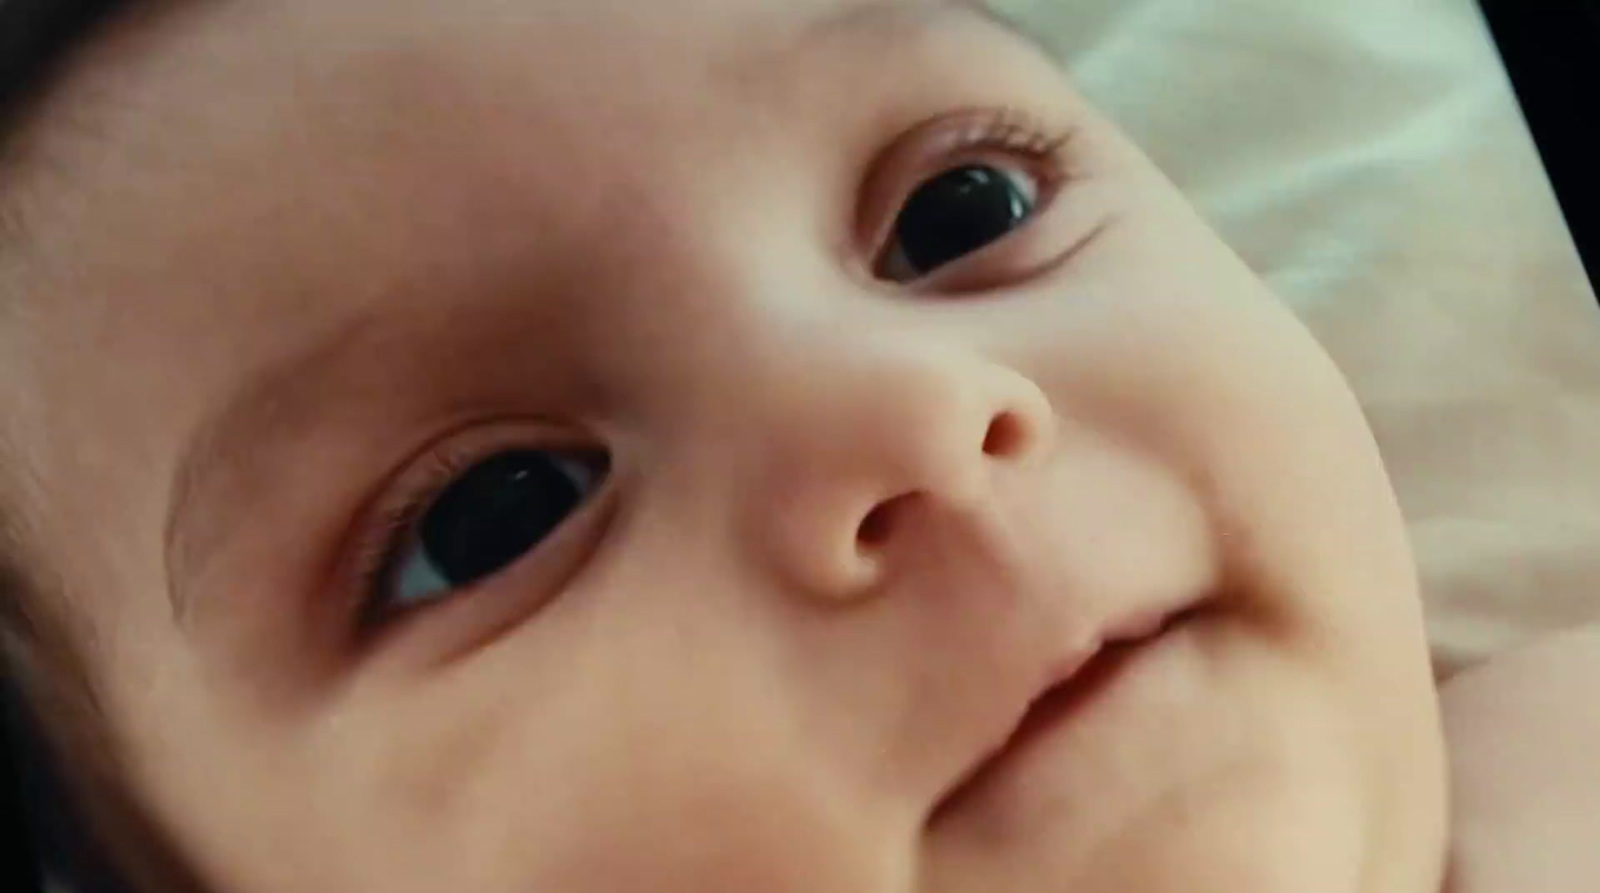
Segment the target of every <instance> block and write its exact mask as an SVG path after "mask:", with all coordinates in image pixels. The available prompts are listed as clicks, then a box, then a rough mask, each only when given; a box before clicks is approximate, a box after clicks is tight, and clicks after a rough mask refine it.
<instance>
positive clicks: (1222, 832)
mask: <svg viewBox="0 0 1600 893" xmlns="http://www.w3.org/2000/svg"><path fill="white" fill-rule="evenodd" d="M1235 624H1237V622H1230V621H1228V620H1221V621H1217V622H1216V625H1214V626H1211V627H1205V628H1200V627H1197V628H1195V629H1192V630H1189V631H1187V633H1186V635H1187V637H1188V638H1187V640H1186V641H1181V642H1178V643H1176V644H1175V645H1173V646H1171V647H1169V648H1168V649H1167V653H1166V654H1163V655H1160V656H1156V657H1153V658H1152V659H1151V660H1149V661H1148V662H1146V664H1145V665H1144V666H1141V667H1138V668H1137V669H1136V670H1135V671H1134V672H1132V673H1130V674H1128V675H1129V678H1126V679H1123V680H1120V681H1119V682H1118V683H1116V685H1115V687H1114V688H1113V689H1112V690H1111V691H1109V692H1108V693H1106V694H1105V696H1104V697H1103V699H1102V701H1101V702H1100V703H1099V704H1097V705H1095V707H1094V709H1093V710H1091V711H1089V712H1088V713H1087V714H1086V715H1083V716H1080V717H1074V718H1070V719H1069V720H1068V722H1067V723H1065V724H1064V725H1063V726H1062V728H1060V729H1057V730H1055V731H1053V732H1051V733H1049V735H1048V740H1045V741H1043V742H1042V743H1041V744H1039V746H1038V748H1037V750H1038V752H1037V753H1035V754H1031V755H1030V756H1031V757H1032V759H1031V761H1030V762H1029V763H1028V764H1027V765H1024V766H1022V767H1021V768H1020V769H1019V770H1018V771H1016V772H1014V773H1012V774H1011V776H1010V777H1008V778H1006V779H1004V783H996V784H994V785H993V786H991V788H990V789H989V790H986V791H983V792H980V793H979V794H977V795H974V796H972V797H970V798H969V799H967V800H965V801H964V802H963V803H961V804H960V805H959V807H958V808H956V809H953V810H952V811H951V812H950V813H948V814H946V815H942V816H940V817H939V819H938V822H937V824H936V825H935V826H933V827H932V828H931V829H930V836H929V838H928V840H927V845H928V849H927V850H926V853H925V859H926V861H925V863H924V864H925V873H924V875H923V878H924V883H923V886H922V887H921V888H920V889H922V890H927V891H937V893H1041V891H1054V890H1071V891H1074V893H1128V891H1138V893H1437V881H1436V880H1435V879H1432V877H1431V866H1433V865H1436V864H1437V862H1438V852H1439V850H1440V849H1441V848H1442V842H1441V841H1440V840H1439V839H1438V837H1437V835H1434V834H1433V833H1432V832H1433V831H1434V828H1433V826H1432V824H1431V819H1430V818H1429V817H1431V816H1432V815H1434V814H1435V813H1436V812H1438V810H1439V809H1442V806H1441V805H1440V804H1436V803H1432V802H1422V800H1424V799H1426V800H1429V801H1431V800H1432V799H1436V798H1435V790H1434V787H1433V786H1432V785H1429V784H1426V783H1420V782H1419V783H1418V784H1417V785H1416V788H1415V791H1414V793H1412V794H1409V795H1407V794H1404V793H1403V792H1402V796H1412V797H1415V798H1417V800H1416V802H1412V803H1409V804H1407V805H1406V806H1404V807H1403V808H1400V809H1395V808H1394V806H1393V797H1394V795H1395V793H1396V792H1395V791H1394V790H1387V791H1386V790H1381V789H1380V786H1381V784H1382V782H1381V781H1379V780H1380V779H1385V778H1393V777H1395V776H1396V775H1397V774H1398V775H1405V774H1406V771H1405V770H1406V769H1407V768H1408V767H1409V768H1411V769H1413V770H1414V774H1415V776H1416V777H1419V778H1422V779H1426V778H1427V775H1426V773H1425V771H1424V770H1430V769H1432V768H1434V767H1432V766H1423V765H1421V762H1422V761H1423V760H1424V759H1426V758H1428V755H1430V754H1431V750H1430V748H1428V747H1425V746H1422V744H1423V743H1422V742H1420V741H1412V740H1407V739H1405V736H1396V737H1395V738H1393V739H1391V741H1392V743H1393V745H1394V746H1392V747H1379V748H1376V749H1375V748H1374V746H1373V742H1372V740H1371V739H1370V737H1368V736H1369V735H1370V732H1371V730H1370V729H1369V728H1367V725H1368V723H1367V722H1366V721H1365V720H1367V719H1368V717H1365V716H1364V715H1362V714H1360V713H1359V712H1357V711H1358V710H1359V707H1358V708H1356V710H1352V709H1351V704H1352V698H1351V697H1350V695H1349V691H1348V689H1346V688H1344V687H1342V686H1340V685H1339V684H1338V683H1337V682H1334V681H1330V680H1328V678H1327V674H1326V673H1324V672H1321V671H1319V670H1318V669H1317V668H1316V667H1314V666H1311V665H1309V664H1305V663H1299V662H1296V661H1295V660H1294V659H1293V658H1292V657H1289V656H1286V655H1284V654H1282V653H1281V652H1280V651H1279V650H1278V649H1277V648H1275V647H1274V646H1272V645H1271V643H1269V642H1267V641H1265V640H1260V641H1253V640H1252V639H1251V638H1250V636H1251V633H1249V632H1248V631H1244V630H1242V629H1240V628H1238V626H1235ZM1239 625H1242V624H1239ZM1230 627H1233V628H1230ZM1419 712H1425V711H1419ZM1074 723H1076V724H1075V725H1074ZM1397 770H1398V771H1397ZM1404 816H1413V817H1423V820H1422V823H1421V824H1418V825H1416V826H1415V827H1404V826H1405V825H1406V824H1407V822H1408V821H1411V820H1408V819H1406V818H1404ZM1396 822H1400V823H1401V824H1400V825H1397V824H1396ZM1402 827H1404V830H1403V831H1402V830H1399V829H1400V828H1402Z"/></svg>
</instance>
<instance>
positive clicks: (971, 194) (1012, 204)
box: [877, 164, 1041, 283]
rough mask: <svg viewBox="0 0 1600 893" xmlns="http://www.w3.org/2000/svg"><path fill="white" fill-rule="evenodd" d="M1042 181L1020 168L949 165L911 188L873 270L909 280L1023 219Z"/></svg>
mask: <svg viewBox="0 0 1600 893" xmlns="http://www.w3.org/2000/svg"><path fill="white" fill-rule="evenodd" d="M1040 192H1041V189H1040V184H1039V181H1038V179H1037V178H1036V177H1034V176H1032V175H1030V174H1027V173H1025V172H1023V171H1020V170H1015V169H1012V168H1009V167H1002V166H998V165H994V164H969V165H965V166H962V167H957V168H953V169H951V170H947V171H945V172H943V173H941V174H939V175H938V176H936V177H933V178H932V179H930V180H927V181H925V182H924V183H922V185H920V186H918V187H917V189H916V190H915V191H914V192H912V193H911V197H910V198H908V199H907V200H906V203H905V205H904V206H903V207H902V208H901V209H900V214H899V216H897V217H896V218H895V222H894V227H893V229H892V230H891V232H890V236H889V241H888V244H887V245H886V246H885V247H884V250H883V254H882V259H881V260H880V261H879V262H878V269H877V274H878V275H879V276H881V277H883V278H884V279H888V280H890V281H892V282H901V283H904V282H912V281H915V280H917V279H921V278H922V277H924V276H927V275H928V274H930V273H932V272H934V271H935V270H937V269H939V268H940V267H942V266H944V265H946V264H949V263H951V262H953V261H957V260H960V259H961V258H963V257H965V256H966V255H968V254H971V253H972V252H974V251H977V250H979V249H980V248H983V247H985V246H987V245H989V244H991V243H993V242H996V241H999V240H1000V239H1001V238H1003V237H1004V236H1006V235H1007V234H1009V233H1010V232H1012V231H1013V230H1015V229H1017V228H1019V227H1021V226H1022V225H1024V224H1026V223H1027V222H1028V221H1029V220H1030V219H1031V218H1032V217H1033V215H1034V213H1035V211H1036V210H1037V209H1038V205H1039V196H1040Z"/></svg>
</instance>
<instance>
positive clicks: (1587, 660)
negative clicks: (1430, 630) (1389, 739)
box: [1441, 624, 1600, 893]
mask: <svg viewBox="0 0 1600 893" xmlns="http://www.w3.org/2000/svg"><path fill="white" fill-rule="evenodd" d="M1441 695H1442V698H1443V704H1444V717H1445V735H1446V742H1447V744H1448V747H1449V751H1450V761H1451V779H1452V798H1453V803H1452V816H1451V819H1452V828H1453V832H1452V836H1453V847H1452V849H1453V856H1452V861H1453V866H1452V874H1453V887H1452V889H1451V890H1450V891H1449V893H1512V891H1520V890H1541V891H1549V893H1561V891H1572V893H1579V891H1584V890H1592V889H1594V883H1595V879H1596V878H1600V846H1596V842H1597V838H1596V836H1595V834H1596V826H1595V824H1594V817H1595V816H1600V759H1597V756H1596V755H1597V754H1600V624H1597V625H1594V626H1589V627H1584V628H1580V629H1576V630H1573V631H1571V632H1567V633H1563V634H1560V635H1557V636H1552V637H1550V638H1547V639H1544V640H1541V641H1538V642H1535V643H1534V644H1533V645H1531V646H1529V647H1527V648H1524V649H1522V650H1520V651H1516V652H1512V653H1510V654H1507V655H1504V656H1502V657H1499V658H1495V659H1494V660H1491V661H1490V662H1489V663H1487V664H1485V665H1483V666H1481V667H1479V668H1477V669H1474V670H1470V671H1468V672H1465V673H1463V674H1461V675H1460V676H1457V677H1456V678H1454V679H1452V680H1451V681H1450V682H1449V683H1448V684H1447V685H1446V686H1445V687H1444V689H1443V691H1442V692H1441Z"/></svg>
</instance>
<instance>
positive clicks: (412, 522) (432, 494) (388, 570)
mask: <svg viewBox="0 0 1600 893" xmlns="http://www.w3.org/2000/svg"><path fill="white" fill-rule="evenodd" d="M485 455H488V454H487V453H485V452H484V451H482V450H467V449H461V448H448V447H447V448H445V449H441V450H433V451H431V452H429V453H428V454H427V457H426V458H425V459H424V460H423V464H422V465H421V466H420V468H419V467H417V466H414V467H413V468H412V469H411V470H408V471H407V472H406V473H405V475H406V477H407V478H414V477H417V476H418V475H420V476H421V481H420V483H417V484H413V485H411V486H408V487H406V488H404V489H402V490H400V491H398V492H399V493H400V494H401V495H400V496H399V497H397V498H393V499H386V500H385V501H383V502H380V503H379V504H378V506H377V508H376V509H375V511H374V513H373V520H372V521H371V522H370V523H368V524H367V525H365V531H364V533H363V534H362V535H361V539H360V540H359V541H358V542H357V545H356V547H355V550H354V558H353V561H352V564H353V572H352V575H351V576H352V579H353V581H354V586H353V591H354V593H355V604H354V605H353V612H354V615H355V617H356V626H357V629H358V630H360V631H362V632H366V631H369V630H373V629H375V628H376V627H378V626H381V625H382V624H383V623H384V622H385V621H388V620H391V619H393V617H394V616H395V615H385V614H382V613H381V612H380V611H379V604H380V601H381V600H380V599H379V594H380V592H379V589H380V587H382V586H384V585H385V584H386V583H388V582H389V581H390V579H391V578H392V577H393V576H394V569H395V565H396V564H397V563H398V562H399V560H400V556H401V553H402V552H403V551H404V550H405V549H407V548H409V547H410V546H411V545H412V538H413V533H414V531H415V530H416V527H417V525H418V524H419V523H421V521H422V518H423V516H425V515H426V514H427V513H428V510H429V509H430V508H432V507H433V504H434V502H435V501H437V500H438V498H439V496H440V495H441V494H442V493H443V492H444V491H445V490H446V489H448V488H449V486H450V484H451V483H452V482H453V481H454V480H455V479H456V478H457V477H459V476H460V475H462V474H464V473H466V472H467V471H468V470H469V469H470V468H471V467H472V466H473V464H474V463H476V462H479V461H481V460H482V459H483V458H484V456H485ZM398 613H404V612H398Z"/></svg>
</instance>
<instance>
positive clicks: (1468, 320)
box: [998, 0, 1600, 670]
mask: <svg viewBox="0 0 1600 893" xmlns="http://www.w3.org/2000/svg"><path fill="white" fill-rule="evenodd" d="M998 6H999V7H1000V8H1001V9H1003V10H1005V11H1008V12H1011V13H1013V14H1015V15H1016V17H1017V18H1019V19H1020V20H1021V21H1023V22H1025V23H1027V24H1030V25H1032V26H1034V27H1035V28H1036V29H1037V30H1040V31H1042V32H1044V33H1045V34H1046V35H1047V36H1048V37H1049V39H1050V40H1051V41H1052V42H1053V43H1054V45H1055V46H1056V47H1057V48H1058V49H1059V51H1060V53H1061V54H1062V57H1063V58H1064V59H1065V60H1066V61H1067V63H1068V65H1069V67H1070V68H1071V69H1072V70H1073V72H1074V74H1075V76H1076V78H1077V80H1078V83H1079V86H1080V88H1081V89H1082V90H1083V91H1084V92H1085V93H1086V94H1087V95H1088V96H1089V97H1090V99H1092V100H1093V101H1094V102H1095V103H1096V104H1097V105H1098V106H1099V107H1100V108H1102V109H1103V110H1104V111H1106V112H1107V113H1108V114H1110V115H1111V117H1113V118H1115V119H1116V120H1117V121H1118V122H1120V123H1121V124H1122V125H1123V126H1124V127H1125V128H1126V129H1127V130H1128V131H1129V132H1130V133H1131V134H1132V136H1133V137H1134V139H1135V140H1137V141H1138V142H1139V143H1140V144H1141V145H1143V146H1144V147H1145V149H1146V150H1147V151H1148V152H1149V153H1150V154H1151V155H1152V156H1153V157H1154V158H1155V160H1156V162H1157V163H1158V164H1160V165H1161V166H1162V168H1163V169H1164V170H1165V171H1166V172H1167V173H1168V174H1169V175H1170V176H1171V177H1172V178H1173V179H1174V180H1175V181H1176V182H1177V183H1178V185H1179V186H1180V187H1181V188H1182V189H1183V190H1184V191H1185V192H1186V193H1187V194H1188V195H1189V196H1190V197H1191V198H1192V199H1193V200H1194V201H1195V202H1196V204H1198V205H1199V207H1200V209H1201V211H1202V212H1203V213H1204V214H1206V216H1207V217H1208V218H1209V219H1210V220H1211V221H1212V222H1213V223H1214V224H1215V225H1216V226H1217V228H1218V229H1219V230H1220V231H1221V233H1222V235H1223V237H1224V238H1225V239H1226V240H1227V241H1228V242H1229V243H1230V244H1232V245H1233V246H1234V247H1235V248H1236V249H1237V250H1238V251H1239V252H1240V253H1241V254H1242V255H1243V256H1244V257H1245V258H1246V260H1248V261H1249V262H1250V263H1251V264H1252V265H1253V266H1254V267H1255V268H1256V269H1257V270H1258V271H1260V272H1261V274H1262V275H1263V276H1265V277H1266V278H1267V280H1268V281H1269V282H1271V283H1272V284H1273V285H1274V286H1275V287H1276V288H1277V290H1278V292H1279V293H1280V294H1282V295H1283V296H1284V298H1285V299H1286V300H1288V301H1289V302H1290V303H1292V304H1293V305H1294V306H1295V308H1296V309H1297V310H1298V311H1299V312H1300V313H1301V315H1302V316H1303V318H1304V319H1305V320H1306V321H1307V322H1308V323H1309V324H1310V325H1311V327H1312V328H1313V329H1314V330H1315V331H1316V333H1317V334H1318V336H1319V337H1320V338H1321V339H1322V341H1323V343H1324V344H1325V345H1326V346H1327V347H1328V349H1329V350H1330V352H1331V353H1332V354H1333V355H1334V357H1335V359H1336V360H1338V362H1339V363H1340V365H1341V366H1342V367H1343V368H1344V370H1345V372H1346V374H1347V375H1348V376H1349V377H1350V379H1351V380H1352V382H1353V384H1354V386H1355V389H1356V391H1357V393H1358V394H1359V395H1360V396H1361V398H1362V400H1363V402H1364V404H1365V405H1366V407H1367V410H1368V413H1369V415H1370V418H1371V419H1372V422H1373V425H1374V428H1375V429H1376V431H1377V432H1378V437H1379V440H1380V443H1381V445H1382V447H1383V449H1384V453H1385V456H1386V458H1387V460H1388V462H1389V466H1390V470H1391V473H1392V474H1393V476H1394V478H1395V482H1396V486H1397V488H1398V490H1399V492H1400V496H1401V501H1402V503H1403V505H1404V508H1405V510H1406V513H1407V516H1408V518H1409V521H1410V524H1411V529H1412V533H1413V537H1414V541H1415V545H1416V548H1417V552H1418V559H1419V563H1420V565H1421V567H1422V572H1423V585H1424V595H1425V598H1426V600H1427V604H1428V609H1429V619H1430V625H1431V630H1432V635H1433V639H1434V645H1435V651H1436V654H1437V657H1438V658H1439V661H1440V663H1441V665H1442V666H1443V667H1444V668H1445V669H1447V670H1448V669H1451V668H1455V667H1459V666H1461V665H1463V664H1465V663H1469V662H1473V661H1476V660H1478V659H1481V658H1482V657H1484V656H1486V655H1487V654H1489V653H1491V652H1494V651H1498V650H1500V649H1503V648H1505V647H1508V646H1510V645H1514V644H1516V643H1519V642H1521V641H1523V640H1525V639H1527V638H1529V637H1531V636H1533V635H1535V634H1538V633H1541V632H1543V631H1547V630H1551V629H1555V628H1559V627H1565V626H1571V625H1575V624H1577V623H1580V622H1585V621H1594V620H1597V619H1600V306H1597V305H1596V303H1595V301H1594V297H1593V294H1592V292H1591V291H1590V288H1589V286H1588V284H1587V282H1586V280H1585V278H1584V275H1583V270H1582V267H1581V266H1580V264H1579V262H1578V259H1577V256H1576V254H1575V252H1574V250H1573V247H1572V243H1571V241H1570V238H1569V236H1568V235H1567V231H1566V228H1565V226H1564V224H1563V222H1562V219H1561V216H1560V212H1559V210H1558V208H1557V205H1556V204H1555V200H1554V196H1553V194H1552V192H1551V190H1550V186H1549V184H1548V181H1547V180H1546V179H1545V177H1544V174H1543V170H1542V168H1541V166H1540V164H1539V161H1538V156H1537V153H1536V150H1535V149H1534V146H1533V143H1532V140H1531V138H1530V136H1529V135H1528V132H1527V129H1526V127H1525V125H1524V124H1523V121H1522V118H1521V116H1520V113H1519V111H1518V108H1517V105H1516V101H1515V99H1514V96H1513V93H1512V91H1511V87H1510V84H1509V82H1508V80H1507V78H1506V76H1505V73H1504V69H1503V67H1502V66H1501V64H1500V61H1499V57H1498V55H1497V53H1496V51H1495V49H1494V45H1493V43H1492V41H1491V39H1490V37H1489V33H1488V30H1487V28H1486V27H1485V25H1484V23H1483V21H1482V19H1481V18H1480V16H1479V14H1478V12H1477V8H1476V6H1475V4H1474V3H1472V2H1471V0H999V2H998Z"/></svg>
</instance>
